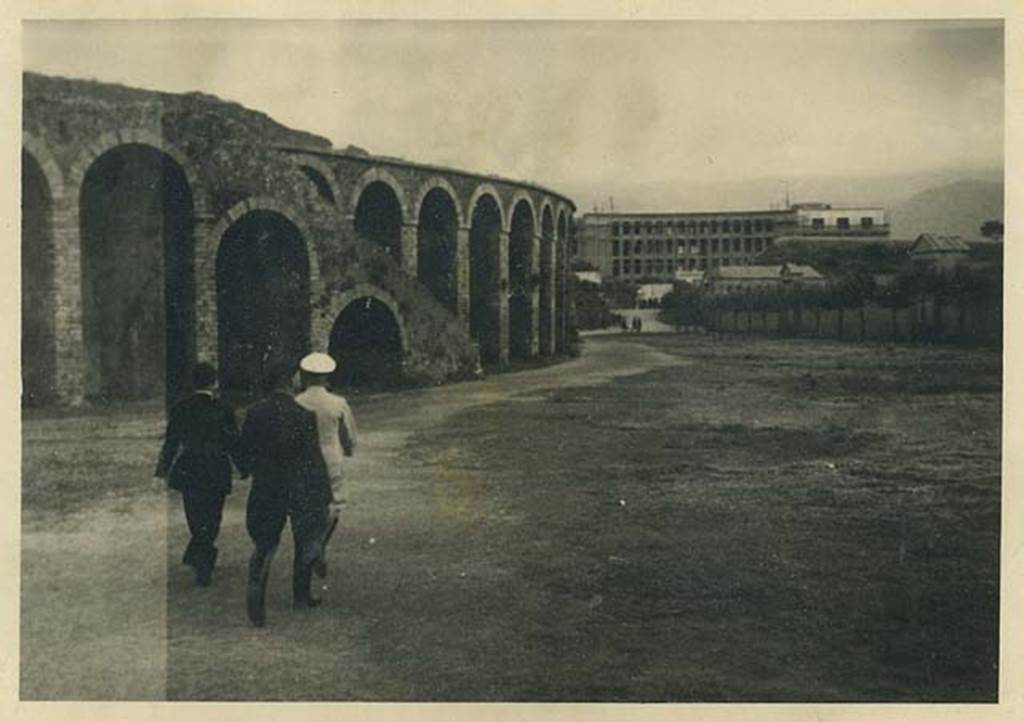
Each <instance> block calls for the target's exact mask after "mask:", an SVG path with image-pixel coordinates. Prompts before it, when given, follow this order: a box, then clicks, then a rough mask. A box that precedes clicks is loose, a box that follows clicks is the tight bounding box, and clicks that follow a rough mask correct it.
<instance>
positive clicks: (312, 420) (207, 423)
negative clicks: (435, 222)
mask: <svg viewBox="0 0 1024 722" xmlns="http://www.w3.org/2000/svg"><path fill="white" fill-rule="evenodd" d="M335 367H336V364H335V361H334V359H333V358H331V357H330V356H328V355H327V354H323V353H312V354H309V355H308V356H306V357H305V358H303V359H302V361H301V362H300V364H299V375H300V380H301V386H302V390H301V393H299V394H298V395H294V393H293V392H294V390H295V369H294V367H288V366H283V365H282V366H277V367H272V368H270V369H269V370H268V371H267V372H266V373H265V374H264V378H263V391H264V392H265V395H264V397H263V398H262V399H261V400H260V401H258V402H257V403H256V404H254V405H253V406H252V407H251V408H250V409H249V410H248V412H247V413H246V415H245V422H244V423H243V424H242V429H241V433H239V430H238V424H237V421H236V417H235V412H234V409H232V408H231V406H230V405H228V404H227V403H226V402H225V401H224V400H222V399H220V398H218V395H217V370H216V369H215V368H214V367H213V366H212V365H210V364H207V363H199V364H197V365H196V366H195V368H194V369H193V373H192V385H193V389H194V391H193V393H192V394H191V395H190V396H188V397H187V398H185V399H184V400H182V401H180V402H179V403H177V404H175V405H174V406H173V407H172V408H171V410H170V413H169V415H168V422H167V433H166V436H165V438H164V443H163V447H162V448H161V450H160V458H159V461H158V464H157V470H156V476H157V477H159V478H161V479H166V480H167V483H168V485H169V486H170V488H172V489H175V490H177V491H179V492H181V496H182V501H183V504H184V507H185V519H186V521H187V522H188V528H189V532H190V533H191V538H190V540H189V543H188V546H187V547H186V548H185V554H184V556H183V557H182V562H183V563H184V564H187V565H189V566H191V567H192V568H193V570H194V571H195V581H196V584H197V585H199V586H201V587H206V586H209V584H210V580H211V575H212V574H213V570H214V567H215V565H216V562H217V547H216V541H217V535H218V534H219V532H220V525H221V519H222V516H223V511H224V499H225V497H226V496H227V495H228V494H229V493H231V479H232V469H231V466H232V463H233V464H234V466H235V467H236V468H237V469H238V472H239V474H240V475H241V478H243V479H245V478H247V477H249V476H251V477H252V485H251V488H250V490H249V499H248V502H247V504H246V513H245V525H246V530H247V531H248V533H249V537H250V538H251V539H252V542H253V545H254V550H253V554H252V557H251V558H250V560H249V576H248V584H247V589H246V610H247V612H248V615H249V619H250V621H251V622H252V623H253V624H254V625H255V626H257V627H262V626H263V625H264V624H265V622H266V590H267V579H268V576H269V573H270V563H271V560H272V559H273V557H274V552H275V551H276V550H277V547H278V544H279V542H280V538H281V532H282V531H283V530H284V525H285V523H286V522H289V521H290V523H291V529H292V537H293V539H294V542H295V553H294V558H293V566H292V601H293V605H294V607H295V608H297V609H309V608H312V607H316V606H319V604H320V599H318V598H317V597H315V596H314V595H313V593H312V590H311V588H310V587H311V585H312V577H313V574H314V573H316V574H317V575H318V576H320V577H324V576H326V575H327V562H326V549H327V542H328V541H329V540H330V537H331V535H332V534H333V532H334V530H335V528H336V527H337V524H338V515H339V513H340V509H341V507H342V506H343V505H344V499H343V497H342V460H343V458H344V457H346V456H352V454H353V453H354V451H355V445H356V426H355V419H354V418H353V416H352V410H351V409H350V408H349V405H348V403H347V402H346V401H345V399H344V398H343V397H342V396H339V395H337V394H335V393H332V392H331V391H329V390H328V388H327V383H328V379H329V378H330V376H331V374H332V373H333V372H334V370H335Z"/></svg>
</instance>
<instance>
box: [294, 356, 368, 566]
mask: <svg viewBox="0 0 1024 722" xmlns="http://www.w3.org/2000/svg"><path fill="white" fill-rule="evenodd" d="M337 366H338V365H337V363H336V362H335V361H334V359H333V358H331V357H330V356H329V355H327V354H325V353H311V354H309V355H308V356H306V357H305V358H303V359H302V361H301V362H299V372H300V375H301V382H302V387H303V388H304V389H305V390H304V391H303V392H302V393H300V394H299V395H298V396H296V397H295V400H296V401H297V402H298V403H299V405H300V406H302V407H304V408H306V409H309V410H310V411H312V412H313V413H314V414H316V426H317V433H318V435H319V439H320V452H321V453H322V454H323V457H324V464H325V465H326V467H327V477H328V479H329V480H330V484H331V497H332V500H331V504H330V510H329V516H328V525H327V531H326V533H325V535H324V538H323V540H322V541H321V543H320V548H319V550H318V551H319V554H318V556H317V558H316V561H315V562H314V565H313V570H314V571H315V572H316V573H317V574H318V575H320V576H321V577H323V576H326V575H327V562H326V551H327V542H328V541H329V540H330V537H331V534H333V533H334V530H335V528H336V527H337V525H338V515H339V514H340V511H341V507H342V506H343V505H344V503H345V497H344V491H343V489H342V481H343V478H344V475H343V473H342V463H343V461H344V458H345V457H346V456H352V455H353V453H355V447H356V421H355V417H354V416H353V415H352V409H351V408H349V405H348V401H346V400H345V397H343V396H340V395H338V394H335V393H332V392H330V391H328V390H327V383H328V381H329V379H330V377H331V374H332V373H334V370H335V369H336V368H337Z"/></svg>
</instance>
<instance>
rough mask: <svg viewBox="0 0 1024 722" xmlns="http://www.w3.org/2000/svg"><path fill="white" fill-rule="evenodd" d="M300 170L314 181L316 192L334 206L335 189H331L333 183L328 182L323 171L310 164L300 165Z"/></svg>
mask: <svg viewBox="0 0 1024 722" xmlns="http://www.w3.org/2000/svg"><path fill="white" fill-rule="evenodd" d="M299 170H301V171H302V173H303V175H305V176H306V177H307V178H309V180H310V181H312V182H313V185H314V186H315V187H316V192H317V193H318V194H319V195H320V197H321V198H323V199H324V200H325V201H327V202H328V203H330V204H331V205H332V206H333V205H335V201H334V191H332V190H331V184H330V183H328V182H327V179H326V178H325V177H324V175H323V173H321V172H320V171H318V170H317V169H316V168H313V167H312V166H308V165H300V166H299Z"/></svg>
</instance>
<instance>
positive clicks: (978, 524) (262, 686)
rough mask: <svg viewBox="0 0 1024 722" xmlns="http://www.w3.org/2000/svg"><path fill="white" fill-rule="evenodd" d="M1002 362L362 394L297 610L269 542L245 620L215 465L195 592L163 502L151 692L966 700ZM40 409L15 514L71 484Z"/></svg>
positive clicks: (819, 366) (236, 525)
mask: <svg viewBox="0 0 1024 722" xmlns="http://www.w3.org/2000/svg"><path fill="white" fill-rule="evenodd" d="M623 359H627V361H626V363H628V364H630V365H632V366H635V368H636V370H637V371H638V373H635V374H634V375H625V376H618V377H615V378H600V377H599V376H595V377H594V378H593V379H591V380H588V377H586V375H584V374H581V373H580V369H581V368H590V367H591V366H592V367H594V368H600V367H601V365H602V364H605V365H610V364H613V363H618V364H620V365H621V364H622V363H623ZM587 364H590V365H591V366H586V365H587ZM1001 374H1002V369H1001V361H1000V356H999V355H998V354H997V353H994V352H988V351H979V350H949V349H936V348H886V347H879V346H860V345H854V344H833V343H822V342H813V341H782V340H757V339H726V340H713V339H711V338H708V337H700V336H640V337H629V338H622V337H609V338H606V339H597V338H594V339H590V340H588V341H587V348H586V350H585V353H584V358H583V359H582V360H580V361H578V362H573V363H572V364H566V365H565V366H563V367H561V368H548V369H544V370H542V371H537V372H527V373H524V374H509V375H503V376H501V377H498V378H496V379H495V380H494V381H493V384H494V385H493V386H486V385H483V384H462V385H459V386H453V387H449V388H445V389H436V390H432V391H430V392H413V393H407V394H401V395H398V396H396V397H393V398H380V399H376V400H373V401H368V402H367V403H366V404H365V405H364V406H363V407H359V408H357V414H358V415H359V419H360V426H361V428H362V429H365V430H366V432H367V433H366V441H367V444H366V446H364V448H363V449H362V450H361V458H360V457H357V461H358V463H357V464H356V465H354V466H353V467H352V475H351V479H352V482H351V487H350V492H351V494H350V499H351V500H352V508H351V510H350V512H349V513H348V514H347V516H346V523H345V528H344V529H343V530H342V531H341V532H340V538H339V539H338V540H337V541H338V543H337V548H336V549H335V557H334V558H333V560H332V575H331V576H330V577H328V580H327V584H326V586H327V587H328V588H327V589H325V590H323V594H324V597H325V600H326V603H325V606H324V607H323V608H321V609H320V610H317V611H315V612H312V613H304V614H300V613H297V612H291V611H290V610H288V611H286V608H287V593H288V590H287V587H288V581H287V574H288V571H289V570H288V567H289V566H290V551H285V552H284V553H283V554H282V555H281V556H280V558H279V559H278V561H277V562H276V563H275V571H274V574H275V576H274V578H273V579H272V582H271V585H272V593H271V600H270V624H269V625H268V628H267V629H265V630H252V629H250V628H248V627H247V625H246V623H245V620H244V615H243V613H242V594H243V589H244V571H243V568H244V559H245V556H246V554H247V553H248V544H247V540H245V538H244V532H243V531H242V530H241V509H242V505H243V503H244V488H240V490H239V492H238V493H236V494H234V495H233V496H232V497H231V500H230V503H229V508H228V511H227V517H226V522H225V529H224V533H223V535H222V544H221V546H222V552H221V554H222V561H223V564H222V567H221V569H220V570H219V571H218V575H217V578H216V579H215V583H214V586H213V587H211V588H210V589H209V590H196V589H194V588H192V587H191V586H190V584H189V580H188V577H187V575H186V574H185V572H184V571H183V570H182V569H181V568H180V566H179V565H178V556H179V555H180V549H181V545H182V544H183V543H184V534H183V531H182V529H181V527H182V526H183V522H182V521H181V520H180V519H178V518H177V515H179V513H180V512H178V510H177V508H176V507H172V509H171V511H170V514H171V515H170V517H168V519H169V520H170V525H169V527H167V528H168V531H167V532H166V534H167V539H166V551H165V550H164V548H163V540H161V545H160V552H159V553H160V554H161V555H165V556H163V557H162V558H165V559H166V561H167V610H166V630H167V637H166V655H167V657H166V690H165V692H166V695H167V696H168V697H170V698H172V699H252V698H262V699H357V700H492V701H498V700H504V701H526V700H531V701H584V700H589V701H690V702H711V701H883V700H885V701H954V700H955V701H993V700H995V699H996V696H997V678H998V669H997V661H998V602H999V585H998V579H999V556H998V555H999V533H1000V501H999V499H1000V446H999V443H1000V441H999V440H1000V389H1001ZM516 377H519V378H516ZM531 379H533V380H532V381H531ZM566 381H572V383H569V384H567V383H564V382H566ZM470 396H472V399H470V398H469V397H470ZM54 423H60V424H64V423H68V424H70V423H75V422H73V421H72V420H67V419H60V420H56V421H50V422H47V424H44V425H43V426H41V427H38V428H37V427H33V426H29V427H28V428H27V431H26V439H27V441H26V445H25V448H26V476H25V494H24V498H25V505H26V507H27V509H26V512H27V514H30V515H31V514H34V515H36V516H37V517H39V518H40V519H46V518H53V517H54V516H55V515H57V514H67V513H70V512H68V509H73V508H76V507H75V506H74V505H75V504H78V505H79V507H82V508H85V509H88V508H89V507H90V505H92V502H91V501H89V500H88V499H86V500H85V501H82V500H81V495H75V494H74V493H72V492H71V491H70V490H69V491H67V492H66V493H58V492H57V491H55V489H60V488H64V487H66V486H68V484H69V482H65V481H60V480H54V475H53V474H50V473H48V471H47V469H48V468H50V464H52V463H54V461H53V459H49V458H48V457H47V455H46V454H44V453H43V451H42V448H43V447H42V445H41V444H39V443H38V439H39V438H41V437H46V436H47V435H51V436H52V435H53V430H52V428H51V427H52V424H54ZM125 423H128V424H129V425H130V424H131V423H141V422H138V421H132V420H129V421H125ZM115 426H116V424H115ZM150 426H152V424H150V425H149V426H146V428H145V429H143V428H141V427H140V428H138V429H135V428H134V427H133V428H132V430H130V431H129V432H126V433H127V435H128V436H131V435H137V436H138V435H141V436H142V437H144V438H147V439H150V437H152V439H151V440H150V441H148V442H147V443H150V444H153V443H155V441H154V440H155V436H153V435H154V431H153V429H151V428H150ZM44 431H45V433H44ZM111 433H112V434H114V432H113V431H112V432H111ZM155 433H159V432H158V431H157V432H155ZM114 436H116V434H114ZM76 453H80V454H81V455H83V456H84V455H87V454H86V450H79V451H78V452H76ZM74 458H78V457H74ZM147 462H148V459H147ZM60 463H61V464H64V465H63V466H61V467H60V468H61V469H62V470H68V471H69V470H71V469H73V468H74V464H72V463H71V462H70V461H61V462H60ZM130 463H134V464H136V466H138V469H137V470H136V471H135V472H134V473H135V474H137V475H140V476H142V478H145V475H146V474H148V473H149V469H148V468H142V467H141V466H140V464H141V461H138V460H135V461H133V462H130ZM123 471H124V472H125V473H128V474H131V473H133V472H131V471H130V470H123ZM83 473H85V472H83ZM100 476H102V475H100ZM44 477H45V478H47V479H50V481H48V482H45V483H46V485H47V486H46V489H47V491H46V493H45V494H41V493H39V492H38V491H37V490H35V489H34V488H33V486H34V485H36V484H37V483H43V482H39V481H38V480H39V479H43V478H44ZM103 478H105V477H103ZM78 481H79V482H81V481H82V480H81V479H79V480H78ZM96 483H97V485H98V486H100V487H103V486H104V485H105V483H106V482H104V481H103V480H102V478H100V479H97V482H96ZM111 493H112V495H113V497H112V498H114V499H117V498H119V497H118V493H121V494H127V495H128V496H129V497H132V496H133V495H134V496H135V497H138V495H139V494H145V493H148V494H152V492H145V493H144V492H135V491H129V492H124V491H123V489H122V491H121V492H116V491H111ZM54 498H59V499H62V500H63V501H62V503H61V505H54V503H53V501H52V500H53V499H54ZM142 498H143V499H145V498H147V497H145V496H143V497H142ZM154 498H156V497H155V496H154ZM172 503H176V500H174V501H173V502H172ZM33 507H35V508H34V510H33ZM161 513H162V512H161ZM27 518H36V517H32V516H29V517H27ZM33 523H34V522H33ZM288 546H289V544H286V545H284V548H285V549H286V550H287V548H288ZM29 576H30V572H29V571H28V570H26V578H28V577H29ZM30 593H31V592H30ZM30 616H31V615H30ZM24 624H25V623H24V622H23V660H24V656H25V629H26V627H25V626H24ZM28 624H29V627H28V628H29V630H30V631H31V630H34V629H35V627H34V626H32V621H31V619H30V620H29V622H28ZM23 672H24V661H23ZM23 682H24V675H23ZM44 696H45V695H44Z"/></svg>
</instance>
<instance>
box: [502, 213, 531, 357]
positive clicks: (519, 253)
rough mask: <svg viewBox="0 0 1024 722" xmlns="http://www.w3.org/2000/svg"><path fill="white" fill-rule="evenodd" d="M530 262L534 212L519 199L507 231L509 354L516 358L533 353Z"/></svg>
mask: <svg viewBox="0 0 1024 722" xmlns="http://www.w3.org/2000/svg"><path fill="white" fill-rule="evenodd" d="M532 261H533V212H532V211H531V210H530V205H529V204H528V203H527V202H526V201H519V202H518V203H517V204H516V206H515V208H514V209H513V211H512V225H511V227H510V229H509V234H508V283H509V299H508V324H509V356H510V357H511V358H515V359H528V358H530V356H531V355H532V353H531V351H532V349H531V343H530V340H531V335H532V332H533V324H534V319H533V308H532V303H531V301H532V298H533V282H532V279H531V278H530V276H531V272H530V269H531V267H532Z"/></svg>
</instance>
